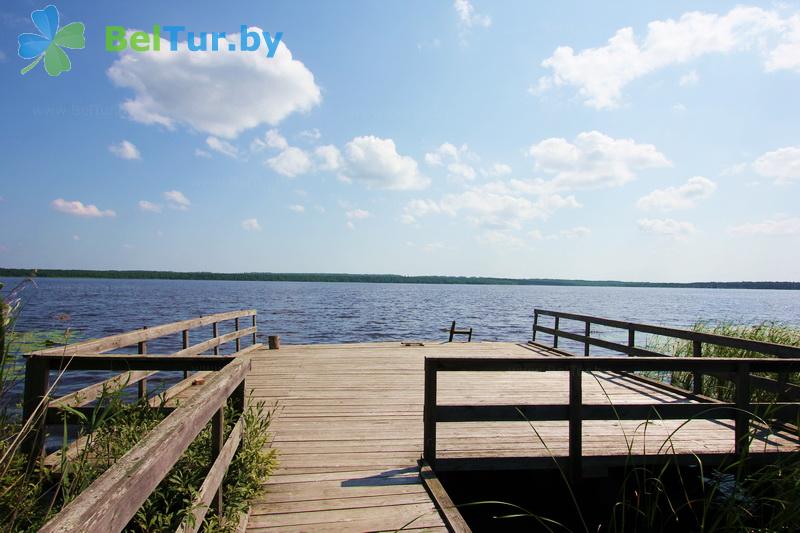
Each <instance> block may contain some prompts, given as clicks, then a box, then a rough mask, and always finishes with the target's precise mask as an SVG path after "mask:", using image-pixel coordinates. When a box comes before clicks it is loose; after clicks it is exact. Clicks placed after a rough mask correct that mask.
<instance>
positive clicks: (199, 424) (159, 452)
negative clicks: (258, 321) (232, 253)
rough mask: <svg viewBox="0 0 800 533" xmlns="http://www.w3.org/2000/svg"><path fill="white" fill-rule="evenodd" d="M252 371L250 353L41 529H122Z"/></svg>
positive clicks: (212, 378) (219, 374)
mask: <svg viewBox="0 0 800 533" xmlns="http://www.w3.org/2000/svg"><path fill="white" fill-rule="evenodd" d="M249 370H250V357H247V356H245V357H240V358H237V360H236V361H234V362H232V363H230V364H229V365H228V366H227V367H225V368H224V369H222V370H220V371H219V372H217V373H216V374H214V375H213V376H212V377H211V378H210V379H209V380H208V381H207V382H206V384H205V385H204V387H203V388H202V389H201V390H200V391H198V392H197V394H195V395H194V396H193V397H192V398H191V399H190V400H189V401H188V402H187V403H186V404H185V405H184V406H182V407H179V408H177V409H176V410H175V411H173V412H172V413H171V414H170V415H169V416H167V418H165V419H164V421H162V422H161V423H160V424H159V425H158V426H156V428H155V429H154V430H153V431H151V432H150V433H148V435H147V436H145V437H144V438H143V439H142V440H141V441H140V442H139V444H138V445H137V446H136V447H135V448H133V449H132V450H130V451H129V452H128V453H126V454H125V455H124V456H122V457H121V458H120V459H119V461H117V463H115V464H114V465H113V466H112V467H111V468H109V469H108V470H106V471H105V472H104V473H103V474H102V475H101V476H100V477H99V478H98V479H97V480H95V482H94V483H92V484H91V485H90V486H89V488H87V489H86V490H84V491H83V492H82V493H81V494H80V495H78V496H77V497H76V498H75V499H74V500H72V501H71V502H70V503H69V504H67V505H66V506H65V507H64V509H62V511H61V512H60V513H59V514H58V515H56V516H55V517H54V518H52V519H51V520H50V521H48V522H47V523H46V524H45V525H44V527H43V528H42V529H41V531H43V532H45V533H49V532H56V531H59V532H69V531H77V530H90V531H119V530H121V529H122V528H123V527H124V526H125V525H126V524H127V523H128V521H129V520H130V519H131V517H133V515H135V514H136V511H137V510H138V509H139V507H140V506H141V505H142V503H143V502H144V501H145V500H146V499H147V497H148V496H149V495H150V494H151V493H152V491H153V490H154V489H155V488H156V487H157V486H158V484H159V483H160V482H161V480H162V479H163V478H164V477H165V476H166V475H167V474H168V473H169V470H170V468H172V466H173V465H174V464H175V462H177V460H178V459H179V458H180V456H181V455H182V454H183V452H184V450H185V449H186V448H187V447H188V446H189V444H191V442H192V441H193V440H194V438H195V437H196V436H197V434H198V433H199V432H200V431H201V430H202V429H203V427H204V426H205V425H206V423H208V421H209V420H210V419H211V417H212V416H213V414H214V413H215V412H216V411H217V410H218V409H219V408H220V407H221V406H222V405H223V404H224V403H225V401H226V400H227V398H228V396H230V394H231V393H232V392H233V390H234V389H235V388H236V387H237V386H238V385H239V383H241V381H242V380H243V379H244V378H245V376H246V375H247V372H248V371H249ZM133 473H135V475H134V474H133Z"/></svg>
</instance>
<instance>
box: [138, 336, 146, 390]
mask: <svg viewBox="0 0 800 533" xmlns="http://www.w3.org/2000/svg"><path fill="white" fill-rule="evenodd" d="M142 329H147V326H142ZM137 353H138V354H139V355H144V354H146V353H147V341H141V342H140V343H139V345H138V350H137ZM138 385H139V399H140V400H145V399H147V379H140V380H139V383H138Z"/></svg>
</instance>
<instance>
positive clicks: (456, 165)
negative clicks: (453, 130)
mask: <svg viewBox="0 0 800 533" xmlns="http://www.w3.org/2000/svg"><path fill="white" fill-rule="evenodd" d="M476 159H478V156H476V155H475V154H473V153H472V152H470V151H469V148H468V147H467V145H466V144H463V145H461V148H457V147H456V146H455V145H454V144H452V143H448V142H446V143H443V144H442V145H441V146H439V147H438V148H437V149H436V150H435V151H433V152H429V153H427V154H425V162H426V163H427V164H428V165H430V166H433V167H439V166H445V167H446V168H447V177H448V178H449V179H452V180H456V181H461V182H463V181H472V180H474V179H475V176H476V172H475V169H474V168H473V167H472V166H471V165H469V164H467V163H466V162H465V160H476Z"/></svg>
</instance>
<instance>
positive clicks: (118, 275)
mask: <svg viewBox="0 0 800 533" xmlns="http://www.w3.org/2000/svg"><path fill="white" fill-rule="evenodd" d="M31 272H32V270H31V269H24V268H0V277H8V278H17V277H25V276H28V275H30V273H31ZM35 272H36V276H37V277H39V278H102V279H173V280H219V281H316V282H328V283H422V284H439V285H554V286H576V287H665V288H690V289H781V290H800V282H794V281H733V282H717V281H708V282H705V281H703V282H694V283H650V282H644V281H641V282H640V281H611V280H580V279H546V278H542V279H539V278H532V279H515V278H490V277H468V276H400V275H397V274H311V273H308V274H303V273H297V274H288V273H284V274H281V273H272V272H240V273H219V272H170V271H157V270H58V269H42V270H36V271H35Z"/></svg>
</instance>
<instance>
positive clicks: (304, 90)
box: [107, 27, 321, 138]
mask: <svg viewBox="0 0 800 533" xmlns="http://www.w3.org/2000/svg"><path fill="white" fill-rule="evenodd" d="M251 30H252V31H257V32H260V31H261V30H260V29H259V28H255V27H253V28H251ZM228 41H229V42H234V43H238V42H239V36H238V34H232V35H229V36H228ZM219 44H220V46H219V51H217V52H213V51H208V52H190V51H189V50H188V48H187V45H186V42H181V43H179V45H178V51H176V52H172V51H170V50H169V42H168V41H167V40H165V39H161V51H160V52H153V51H151V52H131V51H126V52H122V54H121V55H120V57H119V59H117V60H116V61H114V63H112V65H111V67H110V68H109V69H108V72H107V74H108V76H109V78H110V79H111V80H112V81H113V82H114V83H115V84H116V85H117V86H119V87H124V88H127V89H130V90H132V91H133V93H134V94H133V97H132V98H130V99H128V100H126V101H125V102H124V103H123V104H122V108H123V110H124V111H125V113H127V115H128V116H129V117H130V118H131V119H133V120H135V121H137V122H142V123H145V124H159V125H162V126H165V127H167V128H170V129H172V128H175V127H176V125H178V124H186V125H188V126H190V127H192V128H194V129H195V130H199V131H202V132H205V133H208V134H211V135H215V136H218V137H223V138H234V137H236V136H237V135H239V133H241V132H242V131H244V130H247V129H250V128H255V127H257V126H260V125H262V124H269V125H276V124H278V123H279V122H281V121H282V120H283V119H285V118H286V117H288V116H289V115H291V114H292V113H296V112H305V111H308V110H310V109H311V108H313V107H314V106H316V105H319V103H320V101H321V93H320V88H319V87H318V86H317V84H316V83H315V81H314V75H313V74H312V73H311V71H310V70H308V68H306V66H305V65H304V64H303V63H302V62H300V61H298V60H296V59H294V58H293V57H292V53H291V52H290V51H289V49H288V48H287V47H286V45H285V44H284V43H283V42H281V43H280V44H279V45H278V49H277V51H276V53H275V56H274V57H272V58H268V57H266V53H263V52H261V51H259V52H253V53H243V52H240V51H236V52H229V51H228V44H227V42H226V41H225V40H221V41H220V43H219Z"/></svg>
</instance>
